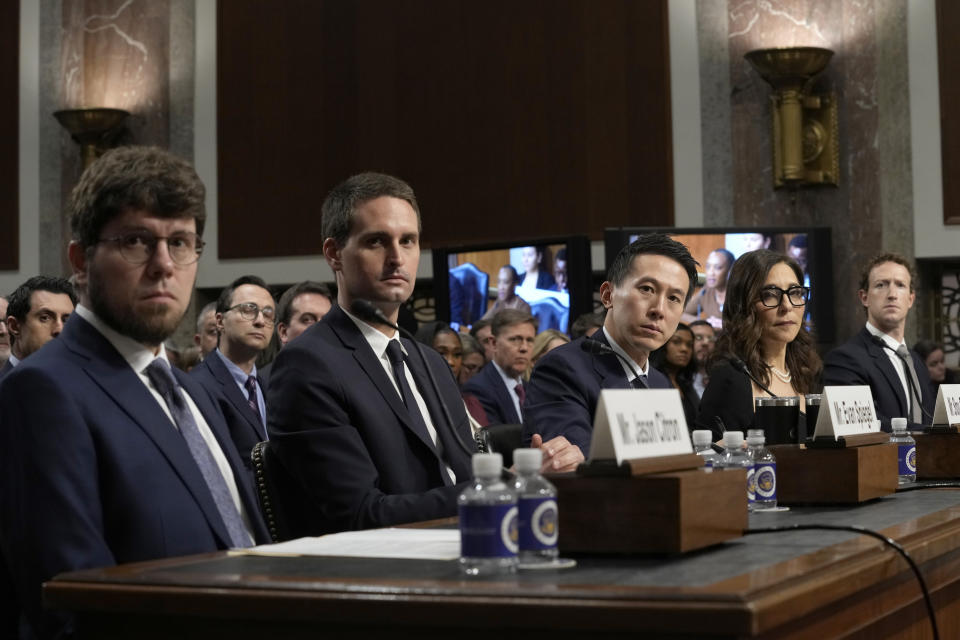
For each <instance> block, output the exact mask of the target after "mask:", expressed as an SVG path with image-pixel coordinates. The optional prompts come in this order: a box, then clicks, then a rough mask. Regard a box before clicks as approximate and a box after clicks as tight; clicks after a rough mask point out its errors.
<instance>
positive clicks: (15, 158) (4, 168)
mask: <svg viewBox="0 0 960 640" xmlns="http://www.w3.org/2000/svg"><path fill="white" fill-rule="evenodd" d="M19 106H20V3H19V2H0V140H2V141H3V144H0V194H3V197H0V238H3V241H2V242H0V270H3V271H7V270H9V271H15V270H17V269H18V268H19V266H20V251H19V248H20V231H19V228H20V226H19V222H20V214H19V210H20V206H19V189H20V186H19V185H20V169H19V166H20V162H19V160H20V145H19V134H18V132H19V130H20V116H19V114H20V109H19ZM0 293H7V292H0Z"/></svg>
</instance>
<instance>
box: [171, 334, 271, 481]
mask: <svg viewBox="0 0 960 640" xmlns="http://www.w3.org/2000/svg"><path fill="white" fill-rule="evenodd" d="M190 375H191V376H192V377H193V379H194V380H196V381H197V382H199V383H200V384H201V385H202V386H203V387H204V388H205V389H206V390H207V391H208V392H209V393H210V395H211V396H213V397H214V399H216V401H217V405H218V406H219V407H220V411H222V412H223V415H224V417H225V418H226V420H227V428H228V429H229V430H230V438H231V439H233V444H234V445H236V447H237V452H238V453H239V454H240V458H241V460H243V463H244V465H245V466H246V467H247V468H248V469H251V470H252V469H253V461H252V460H251V459H250V452H251V451H253V446H254V445H255V444H257V443H258V442H262V441H264V440H266V439H267V433H266V427H265V425H263V424H261V423H260V416H258V415H257V414H255V413H254V412H253V409H251V408H250V405H249V404H248V403H247V399H246V398H245V397H244V394H243V392H241V391H240V387H238V386H237V382H236V380H234V379H233V376H232V375H231V374H230V371H229V370H227V366H226V365H225V364H223V361H222V360H221V359H220V356H218V355H217V354H216V353H215V352H211V353H210V354H209V355H208V356H207V357H206V358H204V359H203V362H201V363H200V364H199V365H197V366H196V367H194V368H193V370H192V371H191V372H190ZM257 383H258V384H259V385H260V389H262V390H263V395H264V398H266V395H267V387H266V385H265V384H264V383H263V380H262V379H261V378H260V377H259V376H258V378H257Z"/></svg>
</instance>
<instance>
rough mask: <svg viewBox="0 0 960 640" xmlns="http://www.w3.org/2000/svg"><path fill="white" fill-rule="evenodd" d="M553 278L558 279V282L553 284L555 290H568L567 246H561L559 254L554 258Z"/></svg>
mask: <svg viewBox="0 0 960 640" xmlns="http://www.w3.org/2000/svg"><path fill="white" fill-rule="evenodd" d="M553 279H554V280H555V281H556V284H554V286H553V290H554V291H561V292H566V291H567V287H568V286H569V285H568V284H567V282H568V278H567V248H566V247H561V248H560V250H559V251H557V255H556V256H554V258H553Z"/></svg>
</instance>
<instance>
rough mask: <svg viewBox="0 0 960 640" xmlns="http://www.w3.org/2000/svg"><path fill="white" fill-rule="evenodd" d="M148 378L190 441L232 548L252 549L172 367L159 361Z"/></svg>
mask: <svg viewBox="0 0 960 640" xmlns="http://www.w3.org/2000/svg"><path fill="white" fill-rule="evenodd" d="M144 373H146V375H147V378H149V379H150V382H151V383H153V387H154V388H155V389H156V390H157V392H158V393H159V394H160V395H161V397H163V401H164V402H166V403H167V408H168V409H170V414H171V415H172V416H173V421H174V422H175V423H176V425H177V428H178V429H179V430H180V435H182V436H183V439H184V440H186V441H187V447H189V449H190V454H191V455H192V456H193V459H194V461H196V463H197V466H198V467H199V468H200V473H201V474H203V479H204V481H205V482H206V483H207V487H208V488H209V489H210V494H211V495H212V496H213V501H214V503H215V504H216V505H217V511H219V512H220V517H221V518H222V519H223V523H224V524H225V525H226V527H227V533H229V534H230V542H231V545H232V546H233V547H249V546H250V542H249V538H250V537H249V536H248V535H247V532H246V530H245V529H244V527H243V521H242V520H241V519H240V513H239V512H238V511H237V507H236V505H235V504H234V502H233V498H232V497H231V496H230V490H229V489H228V488H227V482H226V480H224V479H223V474H222V473H220V469H219V468H218V467H217V463H216V461H215V460H214V459H213V454H212V453H210V447H208V446H207V443H206V441H205V440H204V439H203V436H202V435H200V430H199V429H198V428H197V422H196V420H194V419H193V414H192V413H190V408H189V407H188V406H187V402H186V400H184V399H183V392H182V390H181V389H180V385H179V383H177V379H176V378H174V377H173V373H172V372H171V371H170V365H168V364H167V361H166V360H163V359H162V358H157V359H155V360H154V361H153V362H151V363H150V364H149V365H148V366H147V368H146V370H145V371H144Z"/></svg>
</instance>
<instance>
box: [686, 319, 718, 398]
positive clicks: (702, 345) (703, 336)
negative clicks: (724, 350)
mask: <svg viewBox="0 0 960 640" xmlns="http://www.w3.org/2000/svg"><path fill="white" fill-rule="evenodd" d="M690 330H691V331H693V358H694V360H695V361H696V363H697V372H696V373H695V374H694V375H693V389H694V390H695V391H696V392H697V397H698V398H700V397H703V390H704V389H706V388H707V382H709V380H710V376H708V375H707V362H708V361H709V360H710V356H712V355H713V348H714V347H715V346H716V344H717V332H716V331H715V330H714V328H713V327H712V326H711V325H710V323H709V322H707V321H706V320H694V321H693V322H691V323H690Z"/></svg>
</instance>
